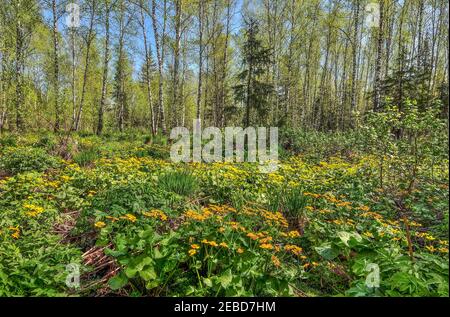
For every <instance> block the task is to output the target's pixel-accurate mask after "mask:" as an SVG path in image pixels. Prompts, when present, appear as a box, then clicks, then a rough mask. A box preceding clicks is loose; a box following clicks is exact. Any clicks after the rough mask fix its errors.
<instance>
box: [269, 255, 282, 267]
mask: <svg viewBox="0 0 450 317" xmlns="http://www.w3.org/2000/svg"><path fill="white" fill-rule="evenodd" d="M271 259H272V263H273V264H274V265H275V266H276V267H280V266H281V262H280V260H279V259H278V258H277V257H276V256H275V255H272V258H271Z"/></svg>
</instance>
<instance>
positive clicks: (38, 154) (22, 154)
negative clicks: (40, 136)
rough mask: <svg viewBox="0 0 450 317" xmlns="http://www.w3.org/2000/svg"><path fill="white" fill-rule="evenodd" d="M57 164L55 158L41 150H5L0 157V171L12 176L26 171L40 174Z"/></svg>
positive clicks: (26, 148)
mask: <svg viewBox="0 0 450 317" xmlns="http://www.w3.org/2000/svg"><path fill="white" fill-rule="evenodd" d="M59 164H60V161H59V160H58V159H57V158H55V157H53V156H51V155H49V154H47V153H46V152H45V151H44V150H43V149H39V148H32V147H16V148H7V149H6V150H5V152H4V153H3V155H2V156H1V157H0V170H3V171H4V172H6V173H8V174H12V175H15V174H18V173H22V172H27V171H38V172H42V171H45V170H47V169H49V168H56V167H58V166H59Z"/></svg>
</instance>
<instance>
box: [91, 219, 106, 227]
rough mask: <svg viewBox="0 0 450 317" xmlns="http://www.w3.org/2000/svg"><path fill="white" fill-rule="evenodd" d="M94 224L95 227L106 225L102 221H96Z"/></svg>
mask: <svg viewBox="0 0 450 317" xmlns="http://www.w3.org/2000/svg"><path fill="white" fill-rule="evenodd" d="M94 226H95V227H96V228H103V227H104V226H106V223H104V222H103V221H97V222H96V223H95V224H94Z"/></svg>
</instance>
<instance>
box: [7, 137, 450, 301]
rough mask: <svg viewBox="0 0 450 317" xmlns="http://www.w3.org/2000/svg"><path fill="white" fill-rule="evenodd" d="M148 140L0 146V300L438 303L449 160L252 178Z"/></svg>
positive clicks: (330, 160) (328, 167) (367, 159)
mask: <svg viewBox="0 0 450 317" xmlns="http://www.w3.org/2000/svg"><path fill="white" fill-rule="evenodd" d="M145 141H148V139H147V140H145V138H144V137H143V136H130V135H128V136H127V135H119V136H109V137H103V138H99V137H97V136H93V135H81V134H79V135H75V136H72V137H67V138H64V137H60V136H55V135H51V134H50V135H40V134H30V135H26V136H20V137H19V136H13V135H7V136H3V137H2V138H0V296H8V295H9V296H11V295H22V296H66V295H77V296H88V295H89V296H90V295H95V296H107V295H123V296H136V295H137V296H139V295H150V296H257V295H259V296H335V295H344V296H372V295H375V296H377V295H378V296H448V287H449V286H448V283H449V282H448V281H449V280H448V273H449V270H448V209H449V206H448V196H449V189H448V166H447V164H445V165H444V164H441V165H440V166H438V167H437V168H436V169H435V170H434V171H433V176H432V177H422V178H420V179H417V180H416V181H415V182H414V184H413V185H414V186H413V187H412V188H406V187H405V186H403V185H402V184H399V181H398V178H397V177H391V178H387V179H386V181H385V184H383V187H381V186H380V182H379V166H378V160H377V158H376V157H373V156H371V155H368V154H366V153H359V152H356V151H354V152H351V151H350V152H347V153H340V152H339V153H332V155H326V156H324V157H317V156H316V157H313V158H312V157H310V156H309V155H306V154H294V153H284V154H283V155H282V159H281V163H280V165H279V168H278V170H277V171H276V172H273V173H261V172H260V171H259V169H258V166H257V165H256V164H254V163H212V164H206V163H188V164H184V163H183V164H180V163H178V164H176V163H172V162H171V161H170V157H169V148H168V146H167V145H166V144H165V142H158V144H156V143H157V142H153V144H150V142H145ZM387 164H389V162H387ZM78 272H79V273H80V280H79V282H80V283H79V285H77V273H78Z"/></svg>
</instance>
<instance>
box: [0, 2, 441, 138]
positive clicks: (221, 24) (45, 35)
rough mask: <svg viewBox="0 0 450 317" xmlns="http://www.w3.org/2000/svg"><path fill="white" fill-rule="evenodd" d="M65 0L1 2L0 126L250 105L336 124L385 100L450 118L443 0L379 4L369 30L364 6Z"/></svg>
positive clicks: (325, 127)
mask: <svg viewBox="0 0 450 317" xmlns="http://www.w3.org/2000/svg"><path fill="white" fill-rule="evenodd" d="M68 3H69V2H67V1H56V0H55V1H50V0H48V1H45V0H44V1H36V0H20V1H7V0H3V1H2V6H1V19H0V20H1V24H0V34H2V36H1V38H0V40H1V43H0V58H1V63H0V64H1V68H0V73H1V76H0V80H1V81H0V92H1V95H0V130H5V129H8V130H27V129H39V128H41V129H54V130H59V129H65V130H70V129H71V130H75V131H79V130H83V131H91V132H96V133H98V134H100V133H101V132H102V131H103V130H104V129H107V130H108V131H110V130H117V129H118V130H121V131H122V130H124V129H127V128H141V129H146V130H150V131H153V133H156V131H157V130H159V131H163V132H167V131H168V130H169V129H170V128H171V127H174V126H182V125H191V122H192V119H193V118H201V119H202V120H203V122H204V124H207V125H214V126H218V127H223V126H226V125H233V124H237V123H239V124H241V123H242V122H243V121H245V120H244V117H245V118H246V117H247V113H246V109H247V107H248V108H250V109H249V114H248V116H249V121H248V123H249V124H265V125H273V126H279V127H284V126H287V127H295V128H297V127H299V128H309V129H316V130H321V131H342V130H347V129H350V128H353V127H355V125H356V121H357V118H358V113H359V114H364V113H366V112H367V111H368V110H372V109H375V110H379V109H383V106H384V104H385V103H386V98H389V100H391V102H392V103H394V104H396V105H398V106H399V107H402V105H403V104H404V103H405V101H406V100H416V101H417V102H418V104H419V105H420V108H421V109H422V110H423V109H425V108H427V107H432V106H434V107H438V108H439V110H440V116H441V117H442V118H446V117H447V116H448V107H447V105H448V92H447V91H448V32H447V25H448V3H447V2H446V1H443V0H442V1H441V0H433V1H431V0H430V1H428V0H411V1H380V2H379V9H380V11H379V21H376V22H377V23H378V24H376V23H375V22H374V21H375V20H374V21H372V20H373V19H374V17H375V18H376V17H378V15H377V14H376V12H375V13H371V11H370V10H369V9H371V8H373V4H372V6H371V5H370V3H369V2H368V1H315V0H312V1H295V0H289V1H287V0H286V1H236V0H224V1H200V2H199V1H181V0H179V1H169V0H164V1H140V0H130V1H127V0H108V1H103V0H90V1H79V2H78V4H79V6H80V9H79V12H78V11H76V10H75V9H74V10H72V9H71V7H70V6H69V7H68V9H69V11H68V12H67V11H66V7H67V5H68ZM75 3H77V2H75ZM77 13H79V17H80V19H81V20H80V25H79V27H76V26H75V27H70V26H71V24H70V23H67V19H69V18H70V17H71V16H75V15H76V14H77ZM371 19H372V20H371ZM247 89H248V90H247ZM247 95H249V98H248V99H249V100H247ZM169 131H170V130H169Z"/></svg>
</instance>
